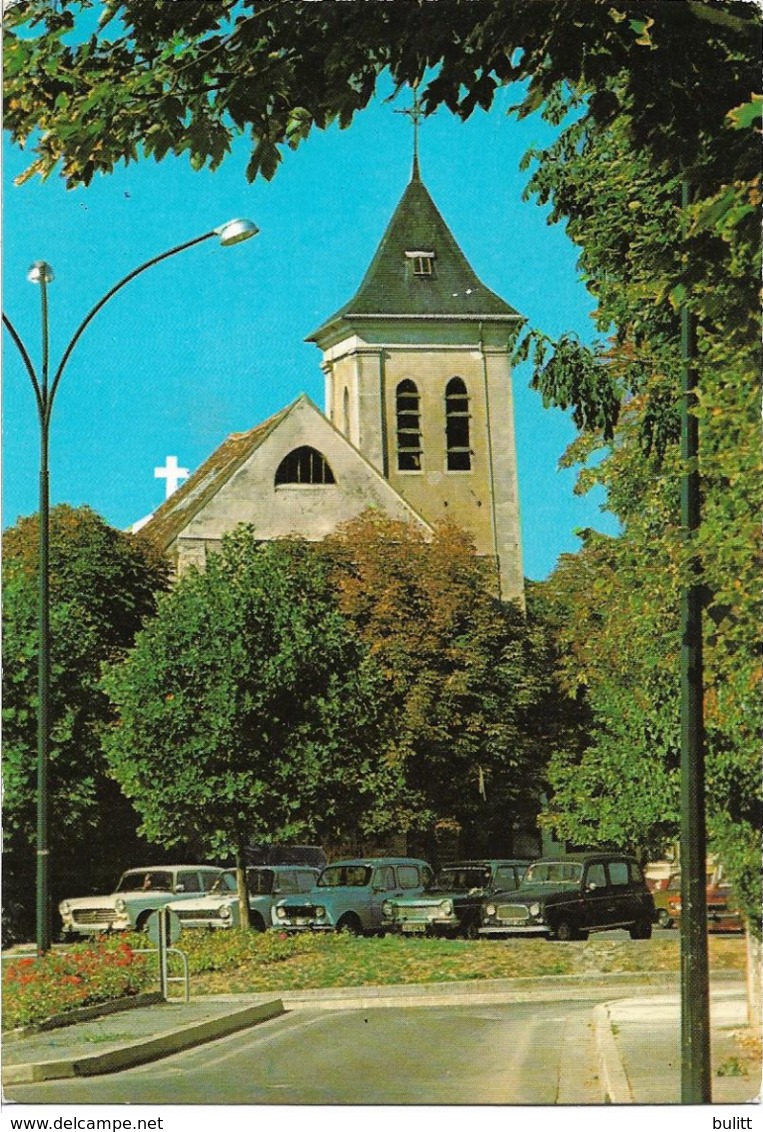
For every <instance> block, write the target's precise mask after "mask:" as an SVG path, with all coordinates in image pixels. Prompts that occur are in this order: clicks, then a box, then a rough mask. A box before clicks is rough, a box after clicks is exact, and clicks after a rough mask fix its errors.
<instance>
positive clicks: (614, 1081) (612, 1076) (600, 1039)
mask: <svg viewBox="0 0 763 1132" xmlns="http://www.w3.org/2000/svg"><path fill="white" fill-rule="evenodd" d="M593 1016H594V1034H595V1038H596V1054H597V1058H598V1062H599V1080H600V1081H601V1087H602V1092H603V1100H604V1104H635V1103H636V1101H635V1098H634V1096H633V1090H632V1089H631V1086H630V1082H629V1081H628V1075H627V1073H626V1072H625V1067H624V1065H623V1062H622V1058H621V1057H620V1053H619V1051H618V1049H617V1043H616V1041H615V1035H614V1033H613V1031H612V1022H611V1019H610V1017H609V1006H608V1005H607V1003H606V1002H605V1003H601V1004H600V1005H599V1006H595V1007H594V1010H593Z"/></svg>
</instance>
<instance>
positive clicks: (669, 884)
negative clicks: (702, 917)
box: [647, 873, 681, 928]
mask: <svg viewBox="0 0 763 1132" xmlns="http://www.w3.org/2000/svg"><path fill="white" fill-rule="evenodd" d="M647 883H648V882H647ZM650 889H651V892H652V899H653V900H654V907H655V911H656V914H657V919H656V920H655V923H656V924H657V927H658V928H672V927H673V926H674V923H673V916H672V914H671V912H670V909H669V908H668V904H669V902H670V900H671V899H672V898H673V897H674V896H675V894H676V893H677V892H680V891H681V874H680V873H671V875H670V876H669V877H665V878H664V879H661V880H660V882H659V884H658V885H655V886H654V887H652V886H651V885H650Z"/></svg>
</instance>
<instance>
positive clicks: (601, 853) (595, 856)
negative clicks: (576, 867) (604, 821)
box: [530, 849, 636, 865]
mask: <svg viewBox="0 0 763 1132" xmlns="http://www.w3.org/2000/svg"><path fill="white" fill-rule="evenodd" d="M612 858H617V859H618V860H626V861H635V860H636V858H635V857H634V856H633V854H632V853H626V852H625V851H623V852H621V851H620V850H619V849H592V850H591V852H590V853H586V852H585V850H583V851H581V852H579V853H563V854H562V855H561V857H538V858H536V859H535V860H534V861H531V862H530V863H531V864H532V865H540V864H544V865H548V864H554V863H556V862H558V861H577V862H582V861H609V860H611V859H612Z"/></svg>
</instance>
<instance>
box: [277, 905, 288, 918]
mask: <svg viewBox="0 0 763 1132" xmlns="http://www.w3.org/2000/svg"><path fill="white" fill-rule="evenodd" d="M276 916H277V917H278V919H279V920H285V919H286V909H285V908H281V906H280V905H279V906H278V907H277V908H276Z"/></svg>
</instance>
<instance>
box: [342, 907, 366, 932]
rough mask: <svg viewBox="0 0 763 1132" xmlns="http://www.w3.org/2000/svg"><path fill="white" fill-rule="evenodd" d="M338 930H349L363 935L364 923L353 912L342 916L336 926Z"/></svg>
mask: <svg viewBox="0 0 763 1132" xmlns="http://www.w3.org/2000/svg"><path fill="white" fill-rule="evenodd" d="M336 930H337V931H338V932H349V934H350V935H363V925H362V924H361V922H360V920H359V919H358V917H357V916H356V915H355V914H354V913H353V912H348V913H347V914H346V915H345V916H342V918H341V920H340V921H339V923H338V924H337V926H336Z"/></svg>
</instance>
